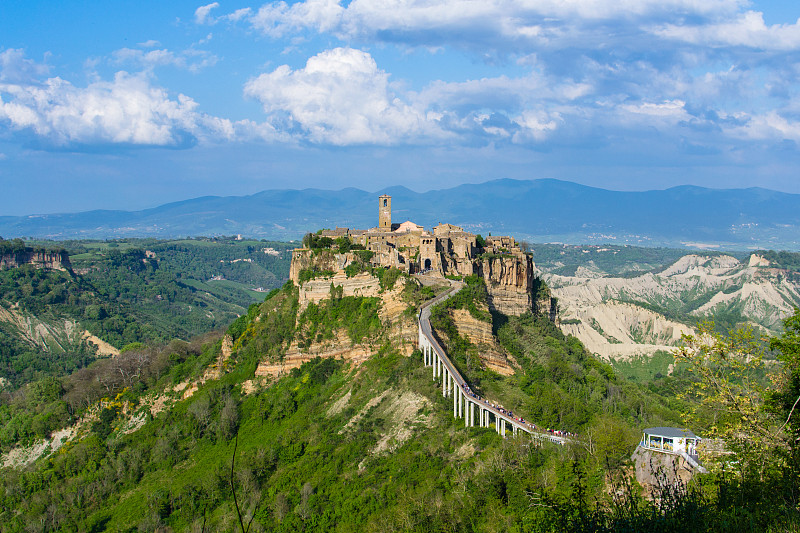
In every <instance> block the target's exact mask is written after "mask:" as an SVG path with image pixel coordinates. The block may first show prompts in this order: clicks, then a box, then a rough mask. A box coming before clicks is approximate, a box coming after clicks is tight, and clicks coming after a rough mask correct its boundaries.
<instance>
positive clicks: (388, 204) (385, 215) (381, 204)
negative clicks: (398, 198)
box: [378, 194, 392, 231]
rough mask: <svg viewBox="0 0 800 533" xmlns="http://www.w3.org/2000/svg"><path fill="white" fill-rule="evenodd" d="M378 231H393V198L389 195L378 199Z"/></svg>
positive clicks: (383, 195)
mask: <svg viewBox="0 0 800 533" xmlns="http://www.w3.org/2000/svg"><path fill="white" fill-rule="evenodd" d="M378 229H380V230H381V231H392V197H391V196H389V195H388V194H382V195H381V196H379V197H378Z"/></svg>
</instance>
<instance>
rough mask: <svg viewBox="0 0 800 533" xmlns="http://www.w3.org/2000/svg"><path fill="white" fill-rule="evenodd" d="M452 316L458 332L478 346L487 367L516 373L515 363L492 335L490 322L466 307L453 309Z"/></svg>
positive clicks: (507, 373) (504, 374)
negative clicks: (481, 318) (478, 316)
mask: <svg viewBox="0 0 800 533" xmlns="http://www.w3.org/2000/svg"><path fill="white" fill-rule="evenodd" d="M451 316H452V317H453V322H454V323H455V325H456V329H458V334H459V335H461V336H463V337H466V338H467V339H469V341H470V342H471V343H472V344H475V345H476V346H477V347H478V357H479V358H480V360H481V363H482V364H483V365H485V366H486V368H488V369H489V370H493V371H495V372H497V373H498V374H501V375H503V376H510V375H511V374H513V373H514V366H513V365H514V364H515V363H514V362H513V361H509V359H508V358H507V357H506V356H505V355H503V350H502V349H501V348H500V346H499V344H498V343H497V339H495V337H494V335H492V324H491V323H490V322H484V321H482V320H478V319H477V318H475V317H474V316H472V315H471V314H470V313H469V311H466V310H464V309H454V310H452V311H451Z"/></svg>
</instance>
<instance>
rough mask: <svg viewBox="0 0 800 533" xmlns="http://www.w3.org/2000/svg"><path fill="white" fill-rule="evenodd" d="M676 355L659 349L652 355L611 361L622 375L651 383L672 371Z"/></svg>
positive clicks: (633, 379) (640, 381)
mask: <svg viewBox="0 0 800 533" xmlns="http://www.w3.org/2000/svg"><path fill="white" fill-rule="evenodd" d="M674 363H675V357H674V356H673V355H672V354H671V353H669V352H664V351H660V350H659V351H657V352H656V353H654V354H653V355H652V356H637V357H633V358H630V359H625V360H623V359H617V360H614V361H611V366H613V367H614V370H615V371H616V372H617V373H619V374H620V375H621V376H623V377H625V378H627V379H630V380H632V381H636V382H638V383H649V382H651V381H655V380H660V379H662V378H664V377H666V376H667V375H669V373H670V366H672V365H674Z"/></svg>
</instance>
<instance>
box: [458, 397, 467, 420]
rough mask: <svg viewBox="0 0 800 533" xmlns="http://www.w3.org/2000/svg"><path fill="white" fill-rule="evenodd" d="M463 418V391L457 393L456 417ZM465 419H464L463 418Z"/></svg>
mask: <svg viewBox="0 0 800 533" xmlns="http://www.w3.org/2000/svg"><path fill="white" fill-rule="evenodd" d="M462 416H464V391H463V390H459V391H458V417H459V418H461V417H462ZM465 418H466V417H465Z"/></svg>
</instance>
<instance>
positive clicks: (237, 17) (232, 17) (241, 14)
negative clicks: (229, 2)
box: [223, 7, 253, 22]
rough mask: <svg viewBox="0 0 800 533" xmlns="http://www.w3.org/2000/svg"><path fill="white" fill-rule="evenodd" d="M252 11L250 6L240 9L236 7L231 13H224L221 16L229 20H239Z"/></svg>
mask: <svg viewBox="0 0 800 533" xmlns="http://www.w3.org/2000/svg"><path fill="white" fill-rule="evenodd" d="M252 12H253V10H252V9H251V8H249V7H243V8H241V9H237V10H236V11H234V12H233V13H230V14H228V15H225V16H224V17H223V18H224V19H225V20H228V21H230V22H239V21H240V20H242V19H244V18H246V17H248V16H250V13H252Z"/></svg>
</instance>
